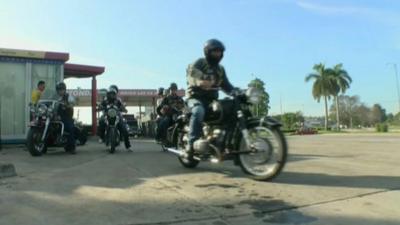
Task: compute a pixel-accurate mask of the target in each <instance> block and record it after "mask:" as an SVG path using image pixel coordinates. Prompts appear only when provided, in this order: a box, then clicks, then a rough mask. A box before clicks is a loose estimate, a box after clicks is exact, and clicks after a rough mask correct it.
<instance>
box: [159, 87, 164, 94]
mask: <svg viewBox="0 0 400 225" xmlns="http://www.w3.org/2000/svg"><path fill="white" fill-rule="evenodd" d="M163 94H164V88H163V87H159V88H158V90H157V95H163Z"/></svg>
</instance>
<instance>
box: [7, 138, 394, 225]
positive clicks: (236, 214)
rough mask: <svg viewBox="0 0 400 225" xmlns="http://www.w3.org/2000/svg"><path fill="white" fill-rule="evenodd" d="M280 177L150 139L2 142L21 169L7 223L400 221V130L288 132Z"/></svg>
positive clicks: (10, 191) (368, 224)
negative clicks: (206, 159) (115, 146)
mask: <svg viewBox="0 0 400 225" xmlns="http://www.w3.org/2000/svg"><path fill="white" fill-rule="evenodd" d="M288 142H289V147H290V158H289V163H288V164H287V167H285V169H284V172H283V173H282V174H281V175H280V176H279V177H278V178H277V179H276V180H274V182H269V183H268V182H257V181H253V180H250V179H248V178H247V177H246V176H245V175H244V174H243V173H242V171H241V170H240V169H239V168H238V167H235V166H233V165H232V162H225V163H224V164H222V165H220V164H219V165H214V164H208V163H203V164H200V165H199V167H198V168H197V169H194V170H190V169H184V168H183V167H181V165H180V164H179V163H178V161H177V159H176V158H175V156H173V155H170V154H167V153H163V152H161V151H160V148H159V147H158V146H157V145H155V144H154V143H153V142H152V141H151V140H134V149H135V152H134V153H128V152H125V151H124V150H123V149H120V150H119V151H118V152H117V153H116V154H114V155H110V154H108V153H106V152H105V148H104V146H103V145H100V144H97V143H95V142H90V143H89V144H88V145H86V146H85V147H82V148H81V149H80V150H79V154H77V155H67V154H65V153H63V152H62V151H61V150H58V151H53V152H49V153H48V154H47V155H45V156H43V157H37V158H33V157H31V156H30V155H28V153H27V152H25V151H22V148H14V149H10V148H8V149H6V150H3V151H2V152H0V163H1V162H3V163H13V164H14V165H15V167H16V170H17V173H18V176H17V177H13V178H5V179H0V224H7V225H9V224H52V225H58V224H59V225H66V224H68V225H75V224H76V225H81V224H82V225H88V224H96V225H98V224H113V225H123V224H125V225H138V224H177V225H193V224H198V225H200V224H211V225H225V224H246V225H247V224H249V225H250V224H314V225H322V224H324V225H325V224H343V225H348V224H354V225H358V224H360V225H361V224H362V225H384V224H387V225H398V224H400V218H399V215H400V169H399V162H400V135H371V134H365V135H356V134H352V135H316V136H302V137H300V136H293V137H289V139H288Z"/></svg>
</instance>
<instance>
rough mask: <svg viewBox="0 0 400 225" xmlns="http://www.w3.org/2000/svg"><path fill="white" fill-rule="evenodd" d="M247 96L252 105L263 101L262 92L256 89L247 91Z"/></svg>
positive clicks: (252, 88)
mask: <svg viewBox="0 0 400 225" xmlns="http://www.w3.org/2000/svg"><path fill="white" fill-rule="evenodd" d="M246 96H247V97H248V98H249V102H250V103H252V104H258V103H260V101H261V97H262V92H261V91H260V90H259V89H257V88H254V87H251V88H249V89H247V91H246Z"/></svg>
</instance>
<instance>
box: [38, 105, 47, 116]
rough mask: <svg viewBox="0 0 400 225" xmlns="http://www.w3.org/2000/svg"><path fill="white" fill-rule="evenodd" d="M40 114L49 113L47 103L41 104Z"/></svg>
mask: <svg viewBox="0 0 400 225" xmlns="http://www.w3.org/2000/svg"><path fill="white" fill-rule="evenodd" d="M37 112H38V114H39V115H44V114H46V113H47V106H46V105H39V107H38V110H37Z"/></svg>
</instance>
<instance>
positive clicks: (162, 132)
mask: <svg viewBox="0 0 400 225" xmlns="http://www.w3.org/2000/svg"><path fill="white" fill-rule="evenodd" d="M171 123H172V117H171V116H164V117H161V118H160V120H159V121H158V125H157V134H156V139H157V140H162V141H164V140H165V139H166V138H167V131H168V127H169V126H171Z"/></svg>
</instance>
